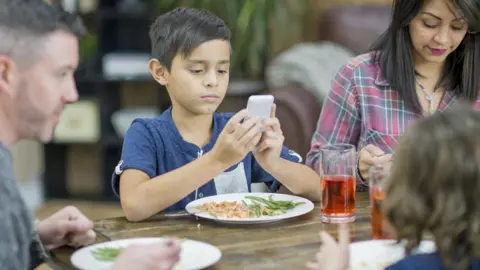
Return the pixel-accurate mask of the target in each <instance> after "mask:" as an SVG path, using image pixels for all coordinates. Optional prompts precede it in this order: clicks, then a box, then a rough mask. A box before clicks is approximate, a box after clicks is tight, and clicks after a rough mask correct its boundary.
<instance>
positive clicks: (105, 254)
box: [92, 247, 122, 262]
mask: <svg viewBox="0 0 480 270" xmlns="http://www.w3.org/2000/svg"><path fill="white" fill-rule="evenodd" d="M121 251H122V248H107V247H105V248H98V249H95V250H93V251H92V255H93V257H94V258H95V259H97V260H99V261H104V262H111V261H114V260H115V259H116V258H117V256H118V254H120V252H121Z"/></svg>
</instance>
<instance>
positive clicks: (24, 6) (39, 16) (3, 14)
mask: <svg viewBox="0 0 480 270" xmlns="http://www.w3.org/2000/svg"><path fill="white" fill-rule="evenodd" d="M56 30H65V31H67V32H70V33H72V34H73V35H75V36H77V37H78V38H80V37H82V36H83V35H85V34H86V29H85V26H84V25H83V23H82V21H81V19H80V18H79V17H77V16H75V15H73V14H70V13H68V12H66V11H64V10H63V9H62V8H61V7H60V6H59V5H50V4H48V3H47V2H46V1H45V0H0V55H8V56H10V57H11V58H13V59H14V60H15V61H16V62H17V63H18V64H19V65H21V64H22V63H23V64H26V62H27V61H32V60H31V59H33V58H34V56H35V53H36V52H37V51H38V48H39V47H41V40H42V38H44V37H45V36H46V35H48V34H50V33H51V32H54V31H56Z"/></svg>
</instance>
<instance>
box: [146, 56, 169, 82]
mask: <svg viewBox="0 0 480 270" xmlns="http://www.w3.org/2000/svg"><path fill="white" fill-rule="evenodd" d="M148 69H149V70H150V74H152V77H153V78H154V79H155V81H157V82H158V83H159V84H161V85H163V86H166V85H167V84H168V75H169V73H168V70H167V68H166V67H165V66H164V65H162V64H161V63H160V61H158V59H155V58H152V59H150V61H149V62H148Z"/></svg>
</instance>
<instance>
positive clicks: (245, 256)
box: [51, 192, 371, 270]
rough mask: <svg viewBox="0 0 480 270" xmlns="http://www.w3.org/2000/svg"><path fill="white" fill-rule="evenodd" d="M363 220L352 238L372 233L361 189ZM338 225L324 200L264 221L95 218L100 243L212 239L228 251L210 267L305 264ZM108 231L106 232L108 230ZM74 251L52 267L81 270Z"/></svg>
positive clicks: (59, 253) (62, 252)
mask: <svg viewBox="0 0 480 270" xmlns="http://www.w3.org/2000/svg"><path fill="white" fill-rule="evenodd" d="M356 216H357V220H356V221H355V222H354V223H351V224H350V231H351V241H352V242H353V241H360V240H368V239H370V238H371V226H370V208H369V204H368V192H358V193H357V210H356ZM336 228H337V227H336V225H334V224H324V223H322V221H321V219H320V204H319V203H317V204H315V209H314V210H313V211H312V212H310V213H309V214H306V215H304V216H301V217H298V218H293V219H290V220H286V221H282V222H275V223H269V224H262V225H225V224H219V223H215V222H213V221H210V220H204V219H198V220H197V219H196V218H195V217H191V216H189V217H181V218H172V217H168V218H161V219H159V218H157V219H155V218H152V219H150V220H148V221H145V222H139V223H130V222H128V221H127V220H126V219H125V218H124V217H118V218H111V219H105V220H98V221H96V222H95V229H96V230H97V232H99V233H97V236H98V237H97V243H100V242H104V241H108V240H118V239H123V238H130V237H161V236H167V235H168V236H177V237H181V238H189V239H193V240H199V241H204V242H208V243H211V244H213V245H215V246H217V247H218V248H220V250H221V251H222V258H221V260H220V261H219V262H218V263H217V264H216V265H214V266H212V267H210V268H209V269H222V270H224V269H289V270H291V269H305V263H306V262H307V261H309V260H311V259H312V258H314V255H315V253H316V252H317V251H318V248H319V244H320V241H319V236H318V233H319V232H320V231H322V230H327V231H329V232H330V233H332V234H333V235H336ZM102 234H103V235H102ZM73 251H74V250H73V249H71V248H61V249H58V250H56V251H55V252H54V254H53V259H52V262H51V266H52V267H53V268H55V269H75V268H74V267H73V266H72V265H71V264H70V255H71V254H72V252H73Z"/></svg>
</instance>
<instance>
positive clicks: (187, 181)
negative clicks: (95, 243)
mask: <svg viewBox="0 0 480 270" xmlns="http://www.w3.org/2000/svg"><path fill="white" fill-rule="evenodd" d="M244 116H245V112H241V113H238V114H237V115H235V116H233V117H232V118H231V120H230V121H229V123H227V125H226V126H225V128H224V131H222V133H221V134H220V136H219V138H218V139H217V142H216V143H215V146H214V149H212V151H210V152H208V153H206V154H205V155H203V156H201V157H200V158H198V159H197V160H194V161H192V162H190V163H188V164H186V165H184V166H182V167H180V168H177V169H175V170H173V171H170V172H167V173H165V174H162V175H160V176H157V175H156V172H157V167H156V166H157V163H158V162H157V157H158V156H164V155H163V154H160V155H159V154H157V152H163V149H161V148H162V145H158V144H157V145H155V140H154V139H153V136H152V134H151V133H150V132H149V130H148V129H147V128H146V127H145V125H143V124H141V123H136V122H135V123H133V124H132V126H131V128H130V129H129V130H128V132H127V134H126V135H125V139H124V145H123V150H122V164H120V165H119V166H118V167H119V168H118V170H116V173H115V175H114V180H113V188H114V190H119V191H120V201H121V204H122V208H123V211H124V212H125V215H126V217H127V219H128V220H130V221H140V220H143V219H146V218H148V217H150V216H152V215H154V214H156V213H158V212H160V211H163V210H164V209H165V208H167V207H169V206H171V205H173V204H175V203H176V202H178V201H179V200H181V199H182V198H184V197H186V196H187V195H188V194H190V193H191V192H192V191H194V190H195V189H197V188H199V187H201V186H203V185H204V184H206V183H208V182H209V181H210V180H211V179H213V178H214V177H216V176H218V175H219V174H221V173H222V172H224V171H225V170H226V169H228V168H229V167H230V166H231V165H232V164H235V163H238V162H239V161H240V160H242V159H243V158H244V157H245V155H246V153H248V151H250V150H251V149H252V148H253V147H254V146H255V144H256V143H257V142H258V140H259V136H260V133H259V131H260V125H258V127H257V126H256V121H255V120H253V119H252V120H248V121H245V122H243V123H242V124H240V123H239V122H240V120H241V119H243V117H244ZM166 156H168V155H166ZM122 171H123V172H122Z"/></svg>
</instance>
